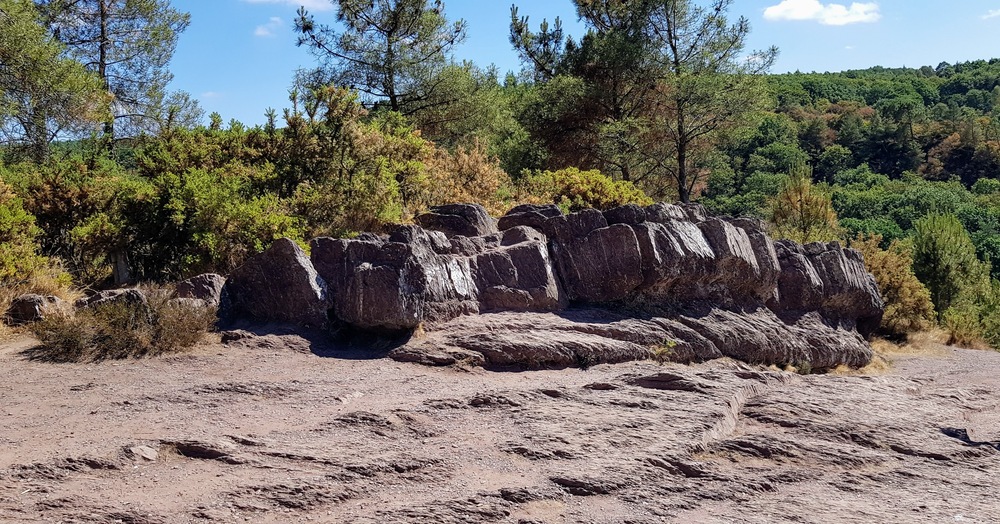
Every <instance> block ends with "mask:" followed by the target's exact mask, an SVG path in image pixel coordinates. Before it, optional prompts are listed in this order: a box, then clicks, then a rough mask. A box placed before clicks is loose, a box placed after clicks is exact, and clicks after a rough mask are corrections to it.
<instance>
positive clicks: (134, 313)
mask: <svg viewBox="0 0 1000 524" xmlns="http://www.w3.org/2000/svg"><path fill="white" fill-rule="evenodd" d="M146 296H147V303H145V304H142V303H133V302H127V301H112V302H109V303H107V304H101V305H97V306H94V307H92V308H88V309H83V310H81V311H79V312H77V313H76V315H75V316H69V315H66V316H55V317H50V318H48V319H46V320H44V321H42V322H39V323H37V324H34V325H33V326H32V331H33V333H34V335H35V336H36V337H37V338H38V340H39V341H40V342H41V345H40V346H39V347H37V348H35V349H34V350H32V353H31V357H32V358H35V359H39V360H45V361H51V362H93V361H101V360H119V359H127V358H142V357H150V356H156V355H162V354H165V353H173V352H178V351H181V350H184V349H186V348H190V347H191V346H193V345H195V344H196V343H197V342H198V341H199V340H201V338H202V336H203V335H204V334H205V333H206V332H208V330H209V329H211V327H212V325H213V323H214V322H215V313H216V312H215V308H208V307H198V306H193V305H189V304H186V303H184V302H183V301H175V300H172V299H171V292H170V291H169V290H167V289H163V288H159V289H152V290H149V291H147V293H146Z"/></svg>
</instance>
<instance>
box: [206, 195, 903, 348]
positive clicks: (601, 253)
mask: <svg viewBox="0 0 1000 524" xmlns="http://www.w3.org/2000/svg"><path fill="white" fill-rule="evenodd" d="M418 221H419V222H420V223H421V224H422V225H424V227H419V226H400V227H398V228H397V229H396V230H395V231H393V232H392V233H391V234H390V235H388V236H377V235H371V234H367V235H363V236H359V237H358V238H356V239H333V238H317V239H314V240H313V241H312V243H311V246H310V247H311V254H310V258H309V259H306V258H305V255H304V254H303V253H302V252H301V250H298V247H297V246H295V245H294V243H292V242H291V241H287V240H285V241H279V242H277V243H276V244H275V247H272V248H271V250H269V251H268V252H266V253H264V254H262V255H259V256H258V257H256V258H254V259H252V260H251V261H250V262H249V263H248V264H247V265H246V266H244V267H243V268H240V270H238V271H237V272H236V273H234V275H232V276H231V278H230V280H229V282H228V283H227V284H226V287H225V292H224V295H226V296H228V297H229V299H230V304H231V306H232V307H231V308H230V309H229V311H230V313H231V314H232V315H236V316H239V315H248V316H251V317H253V318H254V319H257V320H272V321H285V322H297V323H303V324H309V325H314V326H316V325H319V324H324V323H325V324H329V325H331V326H332V325H343V326H351V327H355V328H360V329H364V330H375V331H400V330H412V329H415V328H417V327H418V326H423V327H424V330H423V331H424V332H425V333H426V335H425V336H424V337H423V338H420V339H418V340H412V341H411V342H410V343H409V344H407V345H406V346H405V347H403V348H400V349H398V350H397V351H396V352H395V353H394V355H395V356H396V357H397V358H399V359H402V360H414V361H422V362H428V363H437V364H441V363H449V362H454V361H457V360H469V361H474V362H482V363H484V364H486V365H491V366H496V367H503V366H512V365H516V366H529V367H544V366H571V365H588V364H591V363H600V362H615V361H621V360H630V359H636V358H646V357H648V356H649V355H651V354H652V352H653V351H656V352H657V353H658V354H659V355H660V356H663V355H668V356H669V357H670V358H673V359H675V360H686V361H690V360H705V359H711V358H716V357H719V356H730V357H734V358H738V359H740V360H744V361H749V362H756V363H767V364H770V363H777V364H788V363H797V362H799V363H806V362H807V363H810V364H811V365H812V366H813V367H814V368H826V367H833V366H836V365H839V364H847V365H851V366H860V365H863V364H865V363H866V362H868V360H869V359H870V358H871V350H870V347H869V346H868V344H867V342H866V341H865V337H866V336H868V335H869V334H870V333H871V332H872V331H873V330H874V329H875V327H877V326H878V323H879V321H880V319H881V314H882V310H883V304H882V301H881V298H880V296H879V293H878V289H877V287H876V285H875V281H874V279H873V278H872V276H871V275H870V274H869V273H868V272H867V271H866V270H865V268H864V265H863V263H862V260H861V257H860V255H859V254H858V253H857V252H856V251H853V250H850V249H844V248H843V247H842V246H840V245H839V244H837V243H830V244H819V243H815V244H808V245H806V246H800V245H798V244H795V243H792V242H787V241H780V242H773V241H772V240H771V239H770V238H769V237H768V236H767V234H766V232H765V229H764V226H763V224H762V223H761V222H760V221H757V220H751V219H728V218H719V217H709V216H707V214H706V213H705V211H704V209H703V208H701V207H700V206H693V205H672V204H665V203H660V204H654V205H652V206H648V207H640V206H635V205H630V206H623V207H620V208H616V209H612V210H608V211H604V212H601V211H597V210H585V211H581V212H578V213H573V214H570V215H564V214H562V212H561V211H559V208H557V207H555V206H534V205H526V206H518V207H516V208H514V209H513V210H511V211H510V212H509V213H508V214H507V215H506V216H504V217H502V218H501V219H500V220H499V221H497V222H494V221H493V219H492V218H489V216H488V215H486V213H485V211H484V210H483V209H482V208H481V207H479V206H473V205H460V204H456V205H451V206H442V207H438V208H434V209H433V210H432V212H431V213H429V214H427V215H423V216H421V217H420V218H418ZM224 306H225V300H224ZM224 309H226V307H224ZM540 313H548V314H544V315H542V314H540ZM650 348H654V349H650Z"/></svg>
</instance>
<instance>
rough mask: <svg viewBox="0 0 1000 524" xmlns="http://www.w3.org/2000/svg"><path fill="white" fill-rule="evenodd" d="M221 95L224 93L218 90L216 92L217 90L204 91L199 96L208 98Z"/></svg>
mask: <svg viewBox="0 0 1000 524" xmlns="http://www.w3.org/2000/svg"><path fill="white" fill-rule="evenodd" d="M220 96H222V93H218V92H215V91H205V92H204V93H202V94H201V97H199V98H206V99H207V98H219V97H220Z"/></svg>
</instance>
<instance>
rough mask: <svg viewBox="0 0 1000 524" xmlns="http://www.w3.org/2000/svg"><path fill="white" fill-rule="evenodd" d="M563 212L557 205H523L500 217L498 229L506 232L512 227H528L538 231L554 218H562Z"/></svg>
mask: <svg viewBox="0 0 1000 524" xmlns="http://www.w3.org/2000/svg"><path fill="white" fill-rule="evenodd" d="M562 214H563V212H562V210H561V209H559V206H557V205H555V204H544V205H535V204H522V205H520V206H517V207H515V208H513V209H511V210H510V211H508V212H507V214H505V215H504V216H502V217H500V221H499V222H498V227H499V228H500V231H506V230H508V229H510V228H512V227H518V226H526V227H532V228H535V229H538V230H541V229H542V224H544V223H545V221H546V220H548V219H550V218H552V217H558V216H562Z"/></svg>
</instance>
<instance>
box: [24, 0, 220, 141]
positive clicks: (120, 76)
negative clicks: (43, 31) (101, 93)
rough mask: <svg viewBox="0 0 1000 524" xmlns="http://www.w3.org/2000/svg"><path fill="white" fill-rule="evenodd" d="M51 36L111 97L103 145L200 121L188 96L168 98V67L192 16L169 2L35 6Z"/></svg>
mask: <svg viewBox="0 0 1000 524" xmlns="http://www.w3.org/2000/svg"><path fill="white" fill-rule="evenodd" d="M37 3H38V4H39V5H40V7H41V10H42V11H43V13H44V15H45V18H46V20H47V22H48V24H49V26H50V29H51V31H52V33H53V34H54V35H55V36H56V37H57V38H58V39H59V40H60V41H62V42H63V43H64V44H65V45H66V46H67V47H68V48H69V55H70V56H72V57H73V58H75V59H76V60H78V61H79V62H80V63H82V64H86V65H87V67H88V68H90V69H91V70H92V71H93V72H95V73H96V74H97V75H98V76H99V77H100V79H101V82H102V85H103V87H104V90H105V91H106V92H108V93H110V94H111V95H113V96H114V104H113V105H112V109H113V113H114V114H113V115H109V117H108V118H106V119H105V122H104V132H105V134H106V136H105V138H106V139H107V140H110V139H113V138H120V137H135V136H138V135H140V134H141V133H144V132H154V133H160V132H164V131H167V130H169V129H172V128H174V127H177V126H192V125H194V124H195V123H196V122H197V120H199V119H200V118H201V115H202V112H201V110H200V109H199V108H198V107H197V102H195V101H194V100H192V99H191V97H190V96H189V95H187V94H186V93H168V92H167V91H166V88H167V84H169V83H170V80H171V79H172V78H173V75H172V74H171V73H170V71H169V70H168V69H167V64H169V62H170V58H171V57H172V56H173V53H174V49H175V48H176V46H177V38H178V36H179V35H180V33H182V32H183V31H184V30H185V29H186V28H187V26H188V23H189V22H190V16H189V15H188V14H187V13H182V12H180V11H177V10H176V9H173V8H172V7H171V6H170V2H169V0H74V1H66V0H39V1H38V2H37Z"/></svg>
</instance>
